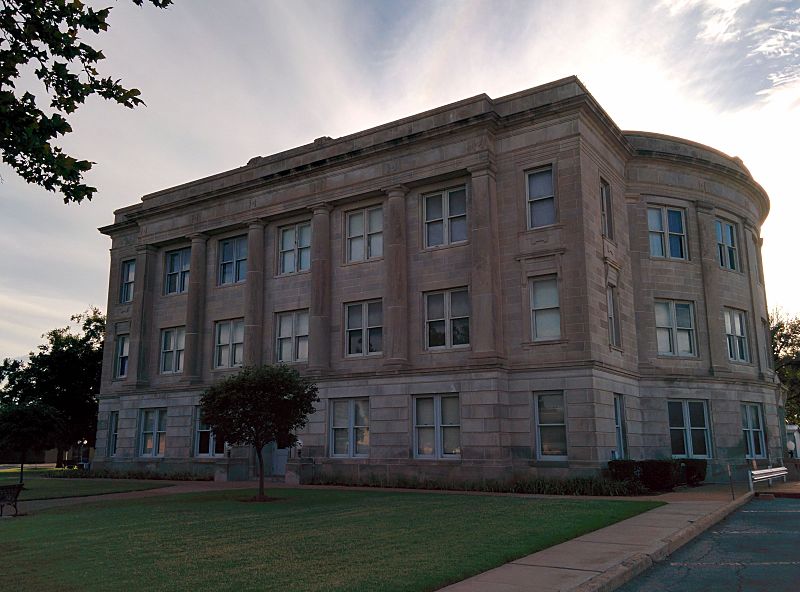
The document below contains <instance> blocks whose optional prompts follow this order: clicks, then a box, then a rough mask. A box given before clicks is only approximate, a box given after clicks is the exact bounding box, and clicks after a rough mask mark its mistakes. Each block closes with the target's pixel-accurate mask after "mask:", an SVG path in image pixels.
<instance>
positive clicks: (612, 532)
mask: <svg viewBox="0 0 800 592" xmlns="http://www.w3.org/2000/svg"><path fill="white" fill-rule="evenodd" d="M722 491H723V490H722V489H720V490H715V489H710V490H707V492H702V491H701V488H698V490H694V491H692V490H688V491H685V492H676V493H671V494H667V495H663V496H653V497H652V498H650V499H658V500H661V501H666V502H667V505H665V506H662V507H660V508H656V509H654V510H650V511H649V512H645V513H644V514H640V515H638V516H634V517H633V518H629V519H628V520H624V521H622V522H618V523H617V524H613V525H611V526H608V527H606V528H602V529H600V530H596V531H594V532H591V533H589V534H586V535H583V536H580V537H578V538H575V539H572V540H571V541H567V542H566V543H562V544H560V545H555V546H553V547H550V548H548V549H545V550H543V551H539V552H538V553H534V554H532V555H528V556H527V557H522V558H520V559H517V560H515V561H512V562H511V563H507V564H505V565H501V566H500V567H497V568H495V569H492V570H489V571H487V572H484V573H482V574H478V575H477V576H473V577H471V578H468V579H466V580H463V581H461V582H458V583H456V584H453V585H451V586H447V587H446V588H442V589H441V591H440V592H486V591H489V590H491V591H492V592H555V591H573V592H596V591H597V592H608V591H610V590H614V589H615V588H617V587H619V586H621V585H622V584H624V583H625V582H627V581H629V580H630V579H632V578H634V577H635V576H637V575H638V574H640V573H641V572H643V571H644V570H646V569H647V568H649V567H650V566H652V565H653V563H654V562H657V561H661V560H663V559H664V558H665V557H667V556H668V555H670V554H671V553H673V552H674V551H676V550H677V549H678V548H680V547H681V546H683V545H684V544H686V543H687V542H689V541H690V540H692V539H693V538H695V537H696V536H698V535H699V534H701V533H702V532H704V531H705V530H706V529H708V528H709V527H711V526H713V525H714V524H716V523H717V522H719V521H720V520H722V519H723V518H724V517H725V516H727V515H728V514H729V513H731V512H732V511H734V510H735V509H736V508H738V507H740V506H741V505H742V504H744V503H746V502H747V501H749V500H750V499H751V498H752V494H749V493H747V494H744V495H741V496H740V497H738V498H736V500H735V501H731V499H730V492H728V494H727V499H726V498H725V496H724V495H722V493H721V492H722ZM704 497H705V499H704ZM682 498H683V499H682Z"/></svg>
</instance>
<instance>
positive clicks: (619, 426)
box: [612, 394, 627, 459]
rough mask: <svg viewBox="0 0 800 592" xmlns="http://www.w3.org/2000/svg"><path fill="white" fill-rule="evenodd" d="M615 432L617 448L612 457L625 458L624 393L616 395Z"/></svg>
mask: <svg viewBox="0 0 800 592" xmlns="http://www.w3.org/2000/svg"><path fill="white" fill-rule="evenodd" d="M614 432H615V433H616V436H617V448H616V450H614V456H613V457H612V459H620V458H625V457H626V456H627V453H626V452H625V399H624V398H623V396H622V395H616V394H615V395H614Z"/></svg>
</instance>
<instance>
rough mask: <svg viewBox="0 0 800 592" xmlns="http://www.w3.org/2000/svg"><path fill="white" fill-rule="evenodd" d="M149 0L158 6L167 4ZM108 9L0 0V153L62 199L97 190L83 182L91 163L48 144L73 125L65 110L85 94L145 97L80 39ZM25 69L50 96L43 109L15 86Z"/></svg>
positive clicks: (132, 102) (64, 0)
mask: <svg viewBox="0 0 800 592" xmlns="http://www.w3.org/2000/svg"><path fill="white" fill-rule="evenodd" d="M132 1H133V3H134V4H136V5H138V6H141V5H142V4H143V2H144V0H132ZM148 1H149V2H150V3H152V4H153V5H155V6H157V7H159V8H164V7H166V6H168V5H169V4H171V3H172V0H148ZM110 12H111V9H110V8H103V9H101V10H94V9H92V8H91V7H89V6H86V5H85V4H83V3H82V2H81V1H80V0H0V34H1V35H0V152H2V154H3V161H4V162H6V163H8V164H9V165H10V166H11V167H12V168H13V169H14V170H16V171H17V173H19V175H20V176H21V177H22V178H23V179H25V180H26V181H27V182H28V183H34V184H36V185H41V186H42V187H44V188H45V189H47V190H48V191H60V192H61V193H62V194H63V196H64V203H69V202H75V203H80V202H81V201H83V199H91V198H92V194H94V193H95V192H96V191H97V189H96V188H94V187H90V186H88V185H86V184H84V183H83V174H84V173H85V172H87V171H88V170H89V169H91V168H92V164H94V163H92V162H89V161H87V160H78V159H76V158H73V157H72V156H70V155H68V154H65V153H64V151H63V150H62V149H61V148H59V147H58V146H55V145H54V143H53V142H54V141H55V140H56V138H58V137H59V136H63V135H65V134H67V133H69V132H71V131H72V127H71V126H70V124H69V123H68V122H67V120H66V119H65V116H66V115H69V114H70V113H72V112H74V111H75V110H76V109H77V108H78V107H79V106H80V105H81V104H83V103H84V102H85V101H86V99H87V98H88V97H90V96H92V95H98V96H101V97H103V98H104V99H107V100H111V101H116V102H117V103H119V104H120V105H124V106H125V107H128V108H133V107H136V106H137V105H142V104H144V102H143V101H142V99H140V98H139V95H140V94H141V93H140V92H139V90H137V89H135V88H130V89H128V88H125V87H124V86H122V84H120V80H114V79H112V78H110V77H105V78H103V77H102V76H101V75H100V73H99V72H98V70H97V68H96V66H97V64H98V62H100V60H103V59H105V56H104V55H103V52H102V51H100V50H98V49H95V48H94V47H92V46H91V45H89V44H88V43H86V42H85V41H84V40H82V39H81V35H82V34H84V33H99V32H100V31H106V30H107V29H108V22H107V21H108V16H109V13H110ZM30 69H33V74H34V75H35V76H36V78H38V79H39V81H40V82H41V83H42V84H43V86H44V89H45V91H46V96H47V98H49V99H50V104H49V107H45V108H46V109H47V110H48V112H49V113H50V114H48V113H47V112H45V111H43V110H42V109H41V108H40V107H39V105H38V104H37V97H36V96H35V95H34V94H33V93H31V92H30V91H27V90H26V91H24V92H23V91H22V90H18V89H17V82H18V79H20V77H23V76H24V75H25V74H27V72H26V70H30Z"/></svg>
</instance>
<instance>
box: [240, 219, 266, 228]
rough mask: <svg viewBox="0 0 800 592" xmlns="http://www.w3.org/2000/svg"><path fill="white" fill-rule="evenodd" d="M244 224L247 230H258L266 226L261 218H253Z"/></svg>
mask: <svg viewBox="0 0 800 592" xmlns="http://www.w3.org/2000/svg"><path fill="white" fill-rule="evenodd" d="M245 224H247V228H249V229H250V230H258V229H259V228H264V226H266V222H264V220H263V219H261V218H253V219H252V220H248V221H247V222H246V223H245Z"/></svg>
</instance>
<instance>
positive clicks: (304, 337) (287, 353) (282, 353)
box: [276, 309, 308, 362]
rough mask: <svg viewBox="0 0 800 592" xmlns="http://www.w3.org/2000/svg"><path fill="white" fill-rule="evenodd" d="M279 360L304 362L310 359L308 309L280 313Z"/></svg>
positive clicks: (277, 350) (277, 349)
mask: <svg viewBox="0 0 800 592" xmlns="http://www.w3.org/2000/svg"><path fill="white" fill-rule="evenodd" d="M276 352H277V356H276V357H277V360H278V361H279V362H304V361H305V360H307V359H308V309H305V310H295V311H292V312H282V313H280V314H279V315H278V343H277V347H276Z"/></svg>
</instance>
